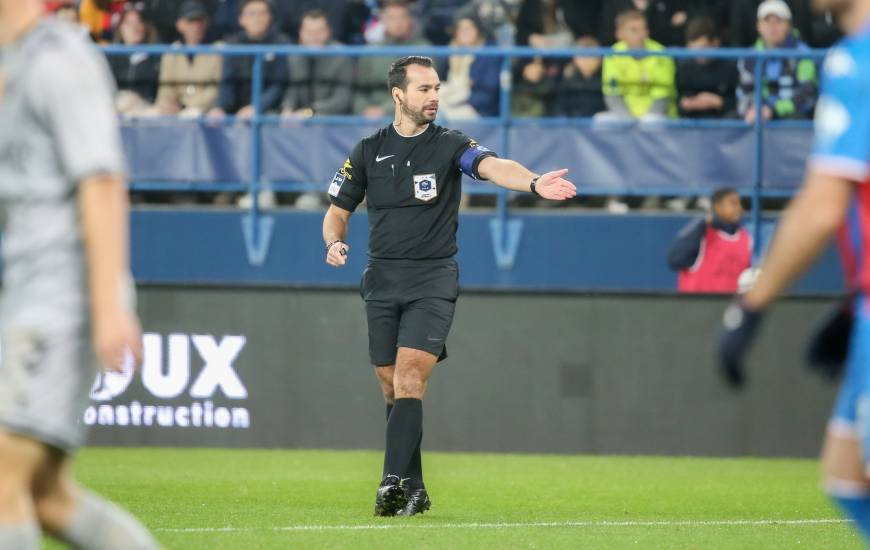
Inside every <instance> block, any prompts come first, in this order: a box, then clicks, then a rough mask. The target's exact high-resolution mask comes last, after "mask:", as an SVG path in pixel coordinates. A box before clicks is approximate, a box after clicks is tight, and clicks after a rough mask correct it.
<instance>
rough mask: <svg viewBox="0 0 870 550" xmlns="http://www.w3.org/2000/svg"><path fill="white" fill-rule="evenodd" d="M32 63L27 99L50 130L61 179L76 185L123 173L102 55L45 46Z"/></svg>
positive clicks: (112, 85)
mask: <svg viewBox="0 0 870 550" xmlns="http://www.w3.org/2000/svg"><path fill="white" fill-rule="evenodd" d="M34 63H35V66H34V70H33V73H32V75H31V76H32V78H31V79H30V80H29V81H28V82H27V84H26V85H27V86H28V88H29V89H28V97H30V98H31V101H32V102H33V105H34V106H35V109H36V112H37V113H39V115H40V117H41V118H42V120H43V121H44V122H45V124H46V126H47V127H48V128H49V129H50V131H51V134H52V138H53V140H54V145H55V150H56V151H57V154H58V156H59V157H60V158H59V160H60V162H61V169H62V170H63V173H64V175H65V176H66V178H67V180H68V181H70V182H73V183H74V184H75V185H78V184H79V183H81V182H82V181H83V180H85V179H87V178H88V177H90V176H93V175H96V174H104V173H106V174H121V173H123V172H125V167H124V157H123V154H122V149H121V136H120V132H119V129H118V121H117V116H116V114H115V108H114V101H113V94H114V84H113V83H112V80H111V75H110V73H109V69H108V67H107V65H106V61H105V59H104V58H103V57H102V56H101V55H99V53H98V52H96V50H95V51H93V52H91V51H77V50H65V51H58V50H47V51H45V52H44V53H43V54H42V55H40V56H39V57H38V58H37V59H36V60H35V61H34Z"/></svg>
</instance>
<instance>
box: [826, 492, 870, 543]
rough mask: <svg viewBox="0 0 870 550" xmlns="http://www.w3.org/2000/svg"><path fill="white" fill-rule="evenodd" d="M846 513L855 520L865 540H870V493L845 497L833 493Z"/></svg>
mask: <svg viewBox="0 0 870 550" xmlns="http://www.w3.org/2000/svg"><path fill="white" fill-rule="evenodd" d="M831 499H833V500H834V502H836V503H837V504H838V505H839V506H840V508H841V509H842V510H843V511H844V512H845V513H846V515H847V516H848V517H849V519H851V520H852V521H854V522H855V526H856V527H858V529H859V530H860V531H861V535H863V537H864V540H865V541H870V495H865V496H854V497H851V496H850V497H845V496H838V495H831Z"/></svg>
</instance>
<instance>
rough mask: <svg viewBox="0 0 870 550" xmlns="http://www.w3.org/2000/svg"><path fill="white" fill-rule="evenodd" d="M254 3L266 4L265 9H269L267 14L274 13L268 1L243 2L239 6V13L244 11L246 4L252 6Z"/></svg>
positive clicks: (248, 0) (249, 0)
mask: <svg viewBox="0 0 870 550" xmlns="http://www.w3.org/2000/svg"><path fill="white" fill-rule="evenodd" d="M254 2H262V3H264V4H266V7H267V8H269V13H275V10H273V9H272V2H270V1H269V0H243V2H242V5H241V6H239V13H242V12H243V11H245V7H247V5H248V4H253V3H254Z"/></svg>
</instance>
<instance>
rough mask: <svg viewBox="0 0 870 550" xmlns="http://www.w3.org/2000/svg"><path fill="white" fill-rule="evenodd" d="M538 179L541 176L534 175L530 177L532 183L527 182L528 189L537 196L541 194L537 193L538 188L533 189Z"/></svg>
mask: <svg viewBox="0 0 870 550" xmlns="http://www.w3.org/2000/svg"><path fill="white" fill-rule="evenodd" d="M539 179H541V176H535V177H533V178H532V183H531V184H529V191H531V193H532V195H537V196H539V197H540V196H541V194H540V193H538V190H537V189H535V184H537V183H538V180H539Z"/></svg>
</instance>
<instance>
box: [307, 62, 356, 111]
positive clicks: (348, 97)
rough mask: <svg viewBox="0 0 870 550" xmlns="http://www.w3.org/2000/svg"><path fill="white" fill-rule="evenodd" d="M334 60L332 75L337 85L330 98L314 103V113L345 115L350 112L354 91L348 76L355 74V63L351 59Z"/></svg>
mask: <svg viewBox="0 0 870 550" xmlns="http://www.w3.org/2000/svg"><path fill="white" fill-rule="evenodd" d="M334 59H335V61H334V62H333V65H332V67H331V69H332V70H331V71H330V73H331V76H332V77H333V79H334V81H335V83H336V84H335V87H334V88H333V89H332V94H331V95H330V96H329V97H327V98H324V99H318V100H316V101H315V102H314V105H313V107H314V112H315V113H317V114H321V115H344V114H347V113H349V112H350V107H351V103H352V101H353V97H352V96H353V91H352V85H351V83H350V81H349V80H348V78H347V75H349V74H353V61H351V59H350V58H349V57H337V58H334Z"/></svg>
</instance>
